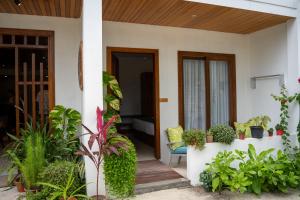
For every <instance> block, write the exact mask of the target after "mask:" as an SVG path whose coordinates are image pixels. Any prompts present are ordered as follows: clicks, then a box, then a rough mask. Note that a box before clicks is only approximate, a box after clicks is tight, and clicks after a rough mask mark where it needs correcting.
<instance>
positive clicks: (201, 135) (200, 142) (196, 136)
mask: <svg viewBox="0 0 300 200" xmlns="http://www.w3.org/2000/svg"><path fill="white" fill-rule="evenodd" d="M182 139H183V141H184V143H185V144H186V145H189V146H193V147H195V148H196V149H200V150H201V149H203V147H204V145H205V132H203V131H201V130H198V129H192V130H188V131H185V132H184V133H183V135H182Z"/></svg>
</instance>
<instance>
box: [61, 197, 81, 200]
mask: <svg viewBox="0 0 300 200" xmlns="http://www.w3.org/2000/svg"><path fill="white" fill-rule="evenodd" d="M60 200H65V199H64V198H63V197H61V198H60ZM68 200H77V199H76V197H69V198H68Z"/></svg>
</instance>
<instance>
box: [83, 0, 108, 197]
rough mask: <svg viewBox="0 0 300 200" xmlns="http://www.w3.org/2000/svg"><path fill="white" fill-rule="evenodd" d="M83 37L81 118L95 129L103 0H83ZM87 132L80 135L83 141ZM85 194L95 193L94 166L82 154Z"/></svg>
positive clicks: (102, 188)
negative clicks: (85, 183) (83, 158)
mask: <svg viewBox="0 0 300 200" xmlns="http://www.w3.org/2000/svg"><path fill="white" fill-rule="evenodd" d="M82 41H83V94H82V121H83V124H85V125H86V126H87V127H89V128H90V129H91V130H93V131H95V130H96V108H97V106H99V107H100V108H103V93H102V91H103V88H102V1H101V0H84V1H83V7H82ZM87 140H88V136H86V137H84V138H83V142H84V143H85V144H86V143H87ZM85 173H86V182H87V183H91V184H89V185H87V194H88V195H89V196H92V195H95V194H96V168H95V167H94V165H93V163H92V162H91V161H90V160H89V158H88V157H85ZM100 176H101V182H100V186H99V188H100V194H105V186H104V181H103V175H102V173H100Z"/></svg>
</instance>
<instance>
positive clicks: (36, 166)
mask: <svg viewBox="0 0 300 200" xmlns="http://www.w3.org/2000/svg"><path fill="white" fill-rule="evenodd" d="M24 149H25V158H24V160H20V158H18V157H17V155H16V154H15V153H14V152H12V151H8V152H7V153H8V154H9V156H10V158H11V159H12V161H13V162H14V163H15V164H16V165H17V166H18V169H19V170H20V171H21V174H22V177H23V178H24V181H25V186H26V188H27V189H32V188H35V187H36V186H37V185H36V183H37V181H38V174H39V173H40V172H41V171H42V170H43V168H44V166H45V163H46V160H45V144H44V138H43V136H42V135H41V134H40V133H39V132H32V133H31V134H30V135H28V136H27V137H26V138H25V139H24Z"/></svg>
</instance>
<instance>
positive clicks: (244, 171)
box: [201, 144, 300, 195]
mask: <svg viewBox="0 0 300 200" xmlns="http://www.w3.org/2000/svg"><path fill="white" fill-rule="evenodd" d="M273 151H274V149H267V150H265V151H262V152H260V153H259V154H257V153H256V150H255V148H254V146H253V145H252V144H249V147H248V152H244V151H239V150H235V151H234V152H227V151H224V152H220V153H218V154H217V156H216V157H215V158H213V162H212V163H211V164H209V166H208V168H207V169H206V171H207V172H205V173H210V174H211V177H212V180H211V185H212V191H219V192H220V191H221V190H223V189H225V188H228V189H230V190H231V191H239V192H241V193H243V192H245V191H249V192H253V193H255V194H257V195H259V194H261V193H262V192H269V191H279V192H287V191H288V189H289V188H296V187H299V184H300V177H299V172H298V171H299V170H298V168H297V158H294V159H291V158H290V157H288V156H287V155H286V154H284V153H283V152H282V151H278V152H277V156H275V157H274V156H272V155H271V153H272V152H273ZM234 161H238V162H239V168H235V167H233V166H232V163H233V162H234ZM203 174H204V172H203V173H202V174H201V175H202V176H204V175H206V174H204V175H203ZM202 179H203V178H202ZM208 180H209V179H207V180H206V181H207V182H208V183H207V184H206V185H209V181H208ZM202 182H204V181H202Z"/></svg>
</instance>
